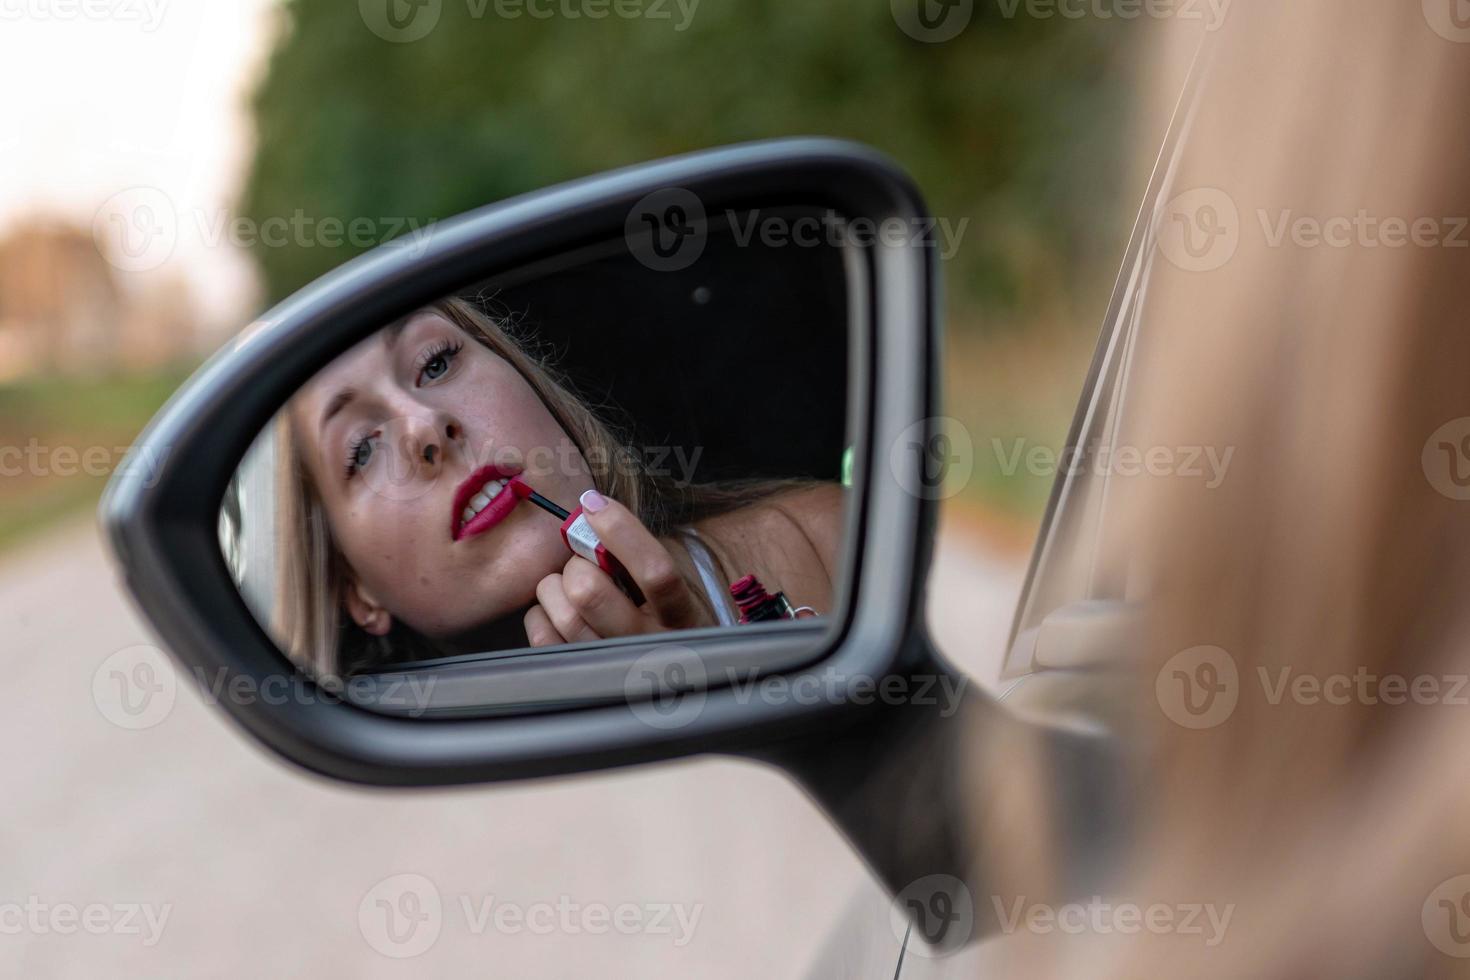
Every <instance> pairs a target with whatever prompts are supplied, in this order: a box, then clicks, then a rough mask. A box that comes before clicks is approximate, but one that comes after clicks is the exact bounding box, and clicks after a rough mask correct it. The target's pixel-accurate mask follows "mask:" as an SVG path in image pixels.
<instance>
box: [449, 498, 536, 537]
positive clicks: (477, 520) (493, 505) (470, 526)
mask: <svg viewBox="0 0 1470 980" xmlns="http://www.w3.org/2000/svg"><path fill="white" fill-rule="evenodd" d="M518 503H520V498H518V497H517V496H516V495H515V494H514V493H512V492H511V490H510V487H509V485H507V486H506V487H505V488H504V489H502V490H501V491H500V493H498V494H496V495H495V499H493V500H491V501H490V502H489V503H488V504H486V505H485V509H484V510H482V511H480V512H479V513H478V514H476V515H475V516H474V517H472V518H470V519H469V520H468V521H466V522H465V524H464V526H463V527H461V528H460V529H459V532H458V533H457V534H455V536H454V540H456V541H464V540H467V539H469V538H473V537H475V536H476V535H480V534H484V533H485V532H486V531H488V530H490V529H491V528H492V527H494V526H495V525H497V524H499V523H500V522H501V521H503V520H505V519H506V518H507V517H509V516H510V512H511V511H513V510H515V508H516V504H518Z"/></svg>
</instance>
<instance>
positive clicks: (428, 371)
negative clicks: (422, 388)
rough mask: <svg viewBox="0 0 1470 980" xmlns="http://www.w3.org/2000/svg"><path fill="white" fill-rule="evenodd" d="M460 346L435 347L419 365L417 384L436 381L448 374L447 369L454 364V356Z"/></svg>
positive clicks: (445, 345)
mask: <svg viewBox="0 0 1470 980" xmlns="http://www.w3.org/2000/svg"><path fill="white" fill-rule="evenodd" d="M462 346H463V345H460V344H444V345H443V346H441V347H435V348H434V349H432V350H430V351H429V352H428V354H426V355H425V356H424V359H423V360H422V361H421V362H420V365H419V384H427V383H428V382H430V381H438V380H439V379H440V378H442V377H444V375H446V374H448V373H449V368H450V366H451V365H452V364H453V362H454V358H455V355H457V354H458V353H459V352H460V350H461V349H462Z"/></svg>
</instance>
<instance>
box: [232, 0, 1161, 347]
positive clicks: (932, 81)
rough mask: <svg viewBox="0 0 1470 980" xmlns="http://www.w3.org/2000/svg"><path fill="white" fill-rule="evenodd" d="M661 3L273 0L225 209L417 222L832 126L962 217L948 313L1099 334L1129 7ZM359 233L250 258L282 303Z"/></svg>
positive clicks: (1118, 225)
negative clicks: (407, 7) (374, 24)
mask: <svg viewBox="0 0 1470 980" xmlns="http://www.w3.org/2000/svg"><path fill="white" fill-rule="evenodd" d="M645 7H646V4H645ZM665 9H672V10H673V14H674V16H673V19H672V20H652V19H647V18H640V19H619V18H617V17H608V18H606V19H602V20H591V19H587V18H580V19H571V18H566V17H553V18H550V19H533V18H531V17H530V16H521V17H519V18H517V19H506V18H504V17H500V16H497V14H496V10H497V8H496V6H495V4H494V2H493V0H492V2H490V3H489V4H488V5H482V4H481V3H479V2H472V0H443V3H442V14H441V17H440V20H439V22H438V24H437V26H436V27H435V28H434V29H433V30H432V31H431V32H430V33H429V34H428V35H427V36H426V37H424V38H422V39H420V40H417V41H413V42H411V43H389V42H387V41H384V40H382V39H381V38H379V37H378V36H377V35H375V34H374V33H372V32H371V31H370V30H369V29H368V28H367V26H366V25H365V23H364V21H363V19H362V17H361V16H360V14H359V5H358V4H357V3H354V2H350V0H349V2H323V0H293V2H288V3H286V4H285V5H284V6H283V8H282V11H281V14H282V21H283V22H282V25H281V34H280V37H279V39H278V41H277V44H276V48H275V50H274V52H273V54H272V57H271V60H270V64H269V71H268V74H267V76H266V78H265V79H264V81H263V83H262V85H261V87H260V89H259V90H258V92H257V94H256V98H255V103H254V112H255V119H256V122H257V128H258V146H257V151H256V156H255V160H254V165H253V168H252V172H251V174H250V177H249V180H248V184H247V186H246V189H245V194H244V201H243V212H244V213H245V214H246V215H247V216H248V217H250V218H252V219H253V220H255V221H257V222H263V221H265V220H266V219H267V218H270V217H284V218H287V219H289V218H290V217H291V216H292V215H293V214H296V213H298V212H304V213H305V214H306V215H307V216H309V217H312V218H314V219H317V220H321V219H323V218H326V217H335V218H337V219H339V220H341V221H343V222H346V221H350V220H351V219H353V218H358V217H367V218H370V219H374V220H384V221H391V220H394V219H414V220H416V221H418V222H420V223H427V222H428V221H431V220H435V219H442V218H446V217H449V216H452V215H454V214H456V213H459V212H461V211H465V210H469V209H471V208H474V207H478V206H480V205H483V204H486V203H488V202H491V201H495V200H499V199H501V198H504V197H507V196H510V195H513V194H517V193H520V192H523V191H527V190H531V189H534V188H537V187H542V186H545V185H547V184H551V183H554V182H557V181H561V180H565V179H568V178H572V177H576V176H581V175H585V174H589V173H594V172H597V171H600V170H605V169H608V168H611V167H616V166H620V165H624V164H629V163H635V162H638V161H642V160H647V159H651V158H655V157H660V156H665V155H668V154H673V153H680V152H684V151H688V150H694V149H700V148H705V147H710V146H715V145H719V144H723V143H731V142H738V141H742V140H751V139H760V138H768V137H776V136H786V135H810V134H819V135H829V136H839V137H847V138H852V139H857V140H861V141H863V142H866V143H869V144H872V145H874V146H876V147H878V148H880V149H882V150H884V151H886V152H887V153H889V154H890V155H892V156H893V157H894V158H895V159H897V160H898V161H899V162H900V163H901V164H902V165H903V166H905V167H906V168H907V169H908V170H909V171H910V172H911V173H912V174H913V175H914V176H915V178H916V179H917V181H918V183H919V185H920V186H921V187H922V188H923V189H924V191H925V193H926V195H927V196H928V199H929V204H930V207H931V209H932V210H933V212H934V213H935V214H936V215H938V216H940V217H942V218H946V219H948V220H949V221H951V222H952V223H958V222H959V221H960V220H962V219H965V218H968V219H969V220H970V223H969V226H968V228H967V229H966V231H965V236H964V239H963V247H962V248H961V249H960V252H959V254H958V255H957V256H956V257H955V258H954V259H953V260H951V262H950V263H949V266H948V268H947V269H946V277H947V281H948V287H947V288H948V292H949V295H950V297H951V310H952V312H959V313H963V314H964V315H963V316H962V317H961V319H962V320H963V321H964V322H965V323H977V322H991V323H1001V324H1004V323H1006V322H1011V321H1015V320H1017V319H1020V318H1022V317H1021V316H1020V315H1019V313H1018V311H1026V313H1025V317H1024V318H1029V317H1030V315H1031V312H1032V311H1035V310H1038V309H1046V310H1049V311H1051V314H1050V315H1051V316H1052V317H1056V316H1058V315H1060V316H1062V317H1066V315H1067V314H1068V312H1070V311H1073V310H1076V311H1079V312H1081V311H1085V313H1086V316H1085V325H1086V326H1087V327H1088V328H1092V329H1095V327H1096V323H1097V319H1096V315H1097V312H1098V309H1099V304H1098V295H1099V290H1100V289H1103V288H1105V284H1106V281H1107V280H1108V278H1109V277H1110V275H1111V273H1112V272H1113V271H1114V270H1115V269H1116V261H1117V256H1118V255H1120V254H1121V251H1122V243H1123V239H1124V236H1125V234H1126V229H1127V222H1126V221H1125V220H1121V217H1122V215H1121V213H1120V205H1125V206H1126V205H1131V204H1133V203H1135V202H1133V201H1132V200H1131V199H1130V198H1131V197H1132V195H1129V194H1120V184H1121V182H1122V179H1123V176H1124V174H1125V172H1126V167H1127V165H1128V164H1129V163H1130V162H1131V160H1132V157H1133V154H1132V153H1131V149H1132V147H1131V146H1130V144H1131V142H1132V139H1131V137H1130V135H1129V132H1128V118H1129V117H1128V114H1127V108H1128V104H1129V100H1128V94H1129V92H1128V89H1129V86H1130V85H1131V83H1132V81H1133V79H1132V68H1131V64H1132V60H1133V59H1134V58H1135V57H1136V51H1137V49H1138V47H1139V46H1140V41H1141V34H1140V33H1139V27H1138V25H1137V24H1134V23H1128V22H1122V21H1118V20H1111V21H1108V20H1101V19H1098V18H1082V19H1074V20H1068V19H1063V18H1057V17H1054V18H1051V19H1045V20H1042V19H1036V18H1033V17H1027V16H1025V15H1024V9H1025V8H1024V7H1022V8H1021V9H1022V11H1023V13H1022V15H1019V16H1015V17H1011V18H1007V17H1005V16H1003V15H1002V13H1001V9H1002V8H1001V6H1000V4H999V3H997V2H996V0H976V5H975V10H974V15H973V18H972V20H971V22H970V24H969V26H968V27H967V28H966V29H965V30H964V31H963V32H962V33H961V34H960V35H959V37H957V38H955V39H954V40H951V41H948V42H945V43H940V44H928V43H923V42H920V41H917V40H914V39H913V38H911V37H909V36H908V35H906V34H905V33H904V32H903V31H901V30H900V29H899V28H898V26H897V25H896V23H895V21H894V18H893V15H892V12H891V11H890V7H889V4H888V3H887V2H884V0H865V2H861V3H858V2H854V0H800V2H793V0H739V2H738V3H737V2H736V0H703V2H701V3H699V4H698V6H697V8H696V9H695V13H694V15H693V17H692V20H691V21H690V23H689V26H688V28H687V30H684V31H682V32H681V31H677V30H676V29H675V25H676V24H677V23H679V22H680V20H681V17H680V15H679V13H678V7H677V5H676V4H674V3H673V2H670V3H668V4H667V5H666V8H665ZM477 11H478V12H480V13H481V16H478V17H476V16H474V12H477ZM382 227H386V225H384V226H382ZM360 250H361V249H353V248H351V247H350V246H344V247H341V248H327V247H321V246H316V247H300V246H296V245H293V246H287V247H276V248H271V247H263V246H257V248H256V253H255V254H256V257H257V259H258V260H259V263H260V265H261V267H262V269H263V270H264V275H265V280H266V287H267V292H268V294H269V298H270V299H271V300H277V299H280V298H281V297H283V296H285V295H287V294H289V293H290V292H292V291H293V290H295V289H297V288H299V287H300V286H302V285H303V284H305V283H306V282H308V281H310V280H311V279H312V278H314V277H316V276H318V275H320V274H322V273H324V272H326V271H328V270H330V269H331V268H332V267H334V266H336V265H338V264H339V263H341V262H342V261H344V260H345V259H347V258H349V257H350V256H351V255H352V254H354V252H355V251H360ZM1079 270H1082V271H1079Z"/></svg>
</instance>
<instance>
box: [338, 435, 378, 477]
mask: <svg viewBox="0 0 1470 980" xmlns="http://www.w3.org/2000/svg"><path fill="white" fill-rule="evenodd" d="M371 439H372V436H358V437H357V438H355V439H353V440H352V441H351V442H350V443H348V445H347V463H346V469H345V471H344V474H343V475H345V476H346V477H347V479H349V480H350V479H352V477H353V475H354V474H355V473H356V472H357V453H358V451H359V450H361V449H362V447H363V446H364V445H366V444H367V443H368V442H369V441H371ZM369 458H371V457H369Z"/></svg>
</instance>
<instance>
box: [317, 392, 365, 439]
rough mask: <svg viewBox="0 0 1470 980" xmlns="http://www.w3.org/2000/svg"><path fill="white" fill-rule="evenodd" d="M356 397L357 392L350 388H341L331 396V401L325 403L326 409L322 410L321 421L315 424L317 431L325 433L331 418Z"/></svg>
mask: <svg viewBox="0 0 1470 980" xmlns="http://www.w3.org/2000/svg"><path fill="white" fill-rule="evenodd" d="M356 397H357V392H356V391H354V390H353V389H351V388H343V389H342V390H341V391H339V392H337V393H336V394H335V395H333V396H332V400H331V401H329V402H327V407H326V408H324V409H322V417H321V421H320V422H318V423H317V431H319V432H321V431H325V430H326V428H327V423H328V422H330V421H332V416H334V415H336V414H337V413H338V412H340V411H342V409H344V408H346V407H347V405H348V403H349V402H351V401H352V399H354V398H356Z"/></svg>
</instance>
